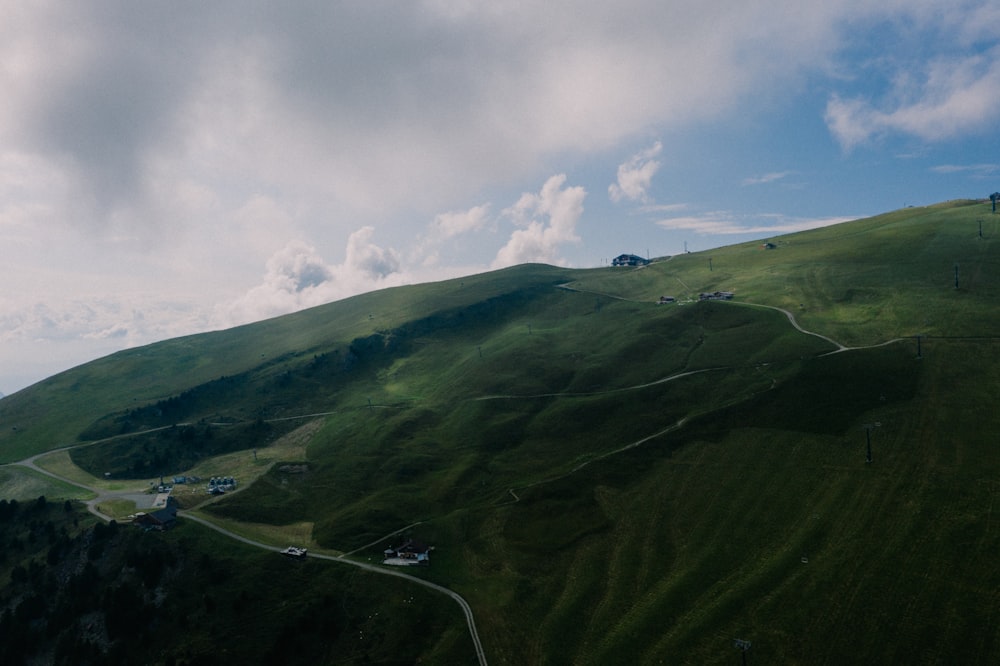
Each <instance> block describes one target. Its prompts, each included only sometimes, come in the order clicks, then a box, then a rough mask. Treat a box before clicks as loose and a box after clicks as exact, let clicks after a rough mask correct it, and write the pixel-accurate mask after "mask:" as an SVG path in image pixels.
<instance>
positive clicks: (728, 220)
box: [657, 211, 856, 236]
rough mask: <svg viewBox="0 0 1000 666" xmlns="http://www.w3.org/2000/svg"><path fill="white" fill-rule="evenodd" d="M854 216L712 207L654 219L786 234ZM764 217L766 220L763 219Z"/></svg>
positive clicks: (681, 227)
mask: <svg viewBox="0 0 1000 666" xmlns="http://www.w3.org/2000/svg"><path fill="white" fill-rule="evenodd" d="M853 219H856V218H855V217H823V218H790V217H788V216H785V215H779V214H771V215H752V216H745V217H739V216H737V215H735V214H733V213H731V212H729V211H713V212H708V213H705V214H703V215H689V216H685V217H671V218H666V219H663V220H659V221H658V222H657V224H658V225H660V226H661V227H663V228H664V229H670V230H674V231H693V232H694V233H697V234H701V235H705V236H730V235H738V234H768V235H776V234H789V233H793V232H796V231H806V230H808V229H818V228H820V227H828V226H830V225H832V224H840V223H841V222H848V221H850V220H853ZM765 220H766V222H765Z"/></svg>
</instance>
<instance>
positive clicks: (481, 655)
mask: <svg viewBox="0 0 1000 666" xmlns="http://www.w3.org/2000/svg"><path fill="white" fill-rule="evenodd" d="M180 515H182V516H183V517H184V519H185V520H192V521H194V522H196V523H201V524H202V525H204V526H205V527H208V528H209V529H213V530H215V531H216V532H219V533H220V534H224V535H226V536H227V537H229V538H231V539H236V540H237V541H241V542H243V543H245V544H248V545H250V546H255V547H257V548H263V549H265V550H270V551H274V552H276V553H278V552H281V550H282V549H281V548H279V547H278V546H269V545H267V544H266V543H261V542H259V541H254V540H253V539H248V538H247V537H244V536H240V535H239V534H236V533H235V532H230V531H229V530H227V529H226V528H224V527H220V526H218V525H216V524H215V523H212V522H210V521H208V520H205V519H204V518H201V517H200V516H195V515H192V514H190V513H187V512H181V514H180ZM308 557H312V558H314V559H317V560H328V561H330V562H340V563H341V564H349V565H351V566H353V567H358V568H359V569H364V570H365V571H371V572H373V573H377V574H381V575H383V576H395V577H396V578H403V579H405V580H408V581H410V582H411V583H416V584H417V585H423V586H424V587H429V588H430V589H432V590H435V591H436V592H440V593H441V594H445V595H447V596H449V597H451V598H452V599H454V600H455V603H457V604H458V605H459V607H460V608H461V609H462V613H464V614H465V621H466V623H467V624H468V626H469V634H471V636H472V643H473V645H474V646H475V648H476V658H477V659H478V660H479V663H480V665H481V666H486V652H485V651H484V650H483V644H482V642H481V641H480V640H479V632H478V631H477V630H476V620H475V618H474V617H473V615H472V607H470V606H469V604H468V602H467V601H466V600H465V599H464V598H463V597H462V595H460V594H459V593H458V592H455V591H454V590H449V589H448V588H447V587H444V586H442V585H438V584H437V583H432V582H430V581H429V580H424V579H423V578H417V577H416V576H411V575H410V574H407V573H403V572H402V571H400V570H398V569H387V568H386V567H383V566H379V565H376V564H369V563H367V562H358V561H356V560H349V559H346V558H345V557H344V556H342V555H340V556H337V555H323V554H321V553H309V554H308Z"/></svg>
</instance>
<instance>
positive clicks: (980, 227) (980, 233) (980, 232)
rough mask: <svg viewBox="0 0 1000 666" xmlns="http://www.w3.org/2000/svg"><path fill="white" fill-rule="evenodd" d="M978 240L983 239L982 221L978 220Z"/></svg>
mask: <svg viewBox="0 0 1000 666" xmlns="http://www.w3.org/2000/svg"><path fill="white" fill-rule="evenodd" d="M979 240H983V221H982V220H979Z"/></svg>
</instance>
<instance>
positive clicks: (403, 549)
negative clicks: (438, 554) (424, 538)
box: [382, 539, 434, 566]
mask: <svg viewBox="0 0 1000 666" xmlns="http://www.w3.org/2000/svg"><path fill="white" fill-rule="evenodd" d="M432 550H434V547H433V546H428V545H426V544H423V543H421V542H419V541H416V540H414V539H407V540H406V541H404V542H403V544H402V545H401V546H399V547H397V548H386V549H385V550H384V551H383V552H382V554H383V555H384V557H383V559H382V564H390V565H394V566H408V565H416V564H430V563H431V551H432Z"/></svg>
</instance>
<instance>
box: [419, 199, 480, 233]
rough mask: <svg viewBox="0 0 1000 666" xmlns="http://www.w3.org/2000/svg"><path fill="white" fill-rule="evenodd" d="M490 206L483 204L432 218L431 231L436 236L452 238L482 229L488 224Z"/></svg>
mask: <svg viewBox="0 0 1000 666" xmlns="http://www.w3.org/2000/svg"><path fill="white" fill-rule="evenodd" d="M489 212H490V205H489V204H483V205H482V206H475V207H473V208H470V209H469V210H464V211H451V212H448V213H441V214H439V215H437V216H435V218H434V222H433V223H432V224H431V229H432V231H433V232H434V234H435V235H436V236H439V237H442V238H452V237H453V236H457V235H459V234H464V233H467V232H470V231H476V230H478V229H482V228H483V227H485V226H486V224H487V223H488V222H489Z"/></svg>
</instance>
